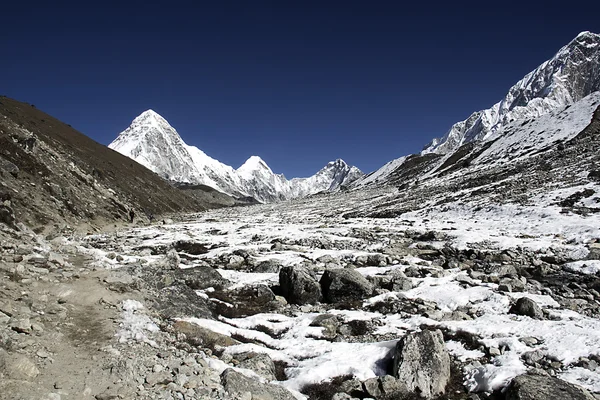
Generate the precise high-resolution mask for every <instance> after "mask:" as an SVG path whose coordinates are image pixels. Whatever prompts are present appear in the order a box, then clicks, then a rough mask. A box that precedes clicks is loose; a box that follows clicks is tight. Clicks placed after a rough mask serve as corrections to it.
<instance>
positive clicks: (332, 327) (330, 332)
mask: <svg viewBox="0 0 600 400" xmlns="http://www.w3.org/2000/svg"><path fill="white" fill-rule="evenodd" d="M340 325H341V322H340V320H339V319H338V317H336V316H335V315H333V314H321V315H317V316H316V317H315V319H313V320H312V322H311V323H310V326H320V327H323V328H324V329H323V337H324V338H325V339H333V338H335V337H336V336H337V329H338V327H339V326H340Z"/></svg>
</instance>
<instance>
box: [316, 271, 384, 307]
mask: <svg viewBox="0 0 600 400" xmlns="http://www.w3.org/2000/svg"><path fill="white" fill-rule="evenodd" d="M320 283H321V290H322V291H323V297H324V298H325V300H326V301H328V302H330V303H338V302H345V301H352V300H361V299H364V298H365V297H369V296H371V294H373V285H372V284H371V283H370V282H369V281H368V280H366V279H365V277H364V276H362V275H361V274H360V272H358V271H356V270H355V269H352V268H342V269H329V270H326V271H325V272H324V273H323V276H322V277H321V281H320Z"/></svg>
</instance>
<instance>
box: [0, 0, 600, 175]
mask: <svg viewBox="0 0 600 400" xmlns="http://www.w3.org/2000/svg"><path fill="white" fill-rule="evenodd" d="M19 3H22V5H20V4H19ZM44 4H45V5H44ZM0 15H2V18H1V19H2V23H1V24H0V27H1V33H0V49H2V56H1V61H0V94H3V95H6V96H9V97H12V98H16V99H18V100H22V101H26V102H28V103H33V104H35V105H36V106H37V107H38V108H39V109H42V110H43V111H46V112H48V113H49V114H51V115H53V116H55V117H57V118H59V119H61V120H62V121H64V122H66V123H69V124H71V125H72V126H73V127H75V128H76V129H78V130H80V131H81V132H83V133H85V134H86V135H88V136H90V137H92V138H93V139H95V140H96V141H98V142H100V143H102V144H108V143H110V142H111V141H112V140H113V139H114V138H115V137H116V136H117V135H118V133H119V132H121V131H122V130H124V129H125V128H127V126H128V125H129V124H130V122H131V120H133V118H135V117H136V116H137V115H138V114H140V113H141V112H142V111H144V110H146V109H149V108H152V109H154V110H155V111H156V112H158V113H159V114H161V115H162V116H163V117H165V118H166V119H167V120H168V121H169V122H170V123H171V125H173V126H174V127H175V128H176V129H177V130H178V132H179V133H180V135H181V136H182V137H183V139H184V140H185V141H186V142H187V143H188V144H191V145H195V146H197V147H199V148H200V149H202V150H203V151H204V152H206V153H207V154H208V155H210V156H211V157H213V158H216V159H218V160H220V161H221V162H224V163H226V164H229V165H231V166H233V167H234V168H237V167H239V166H240V165H241V164H242V163H243V162H244V161H245V160H246V159H247V158H248V157H250V156H251V155H258V156H260V157H262V158H263V159H264V160H265V161H266V162H267V164H269V166H270V167H271V169H273V171H274V172H276V173H284V174H285V175H286V177H288V178H292V177H301V176H309V175H312V174H313V173H315V172H316V171H318V170H319V169H320V168H321V167H322V166H324V165H325V164H326V163H327V162H328V161H330V160H334V159H336V158H342V159H344V160H345V161H346V162H348V163H349V164H352V165H356V166H357V167H359V168H360V169H362V170H363V171H365V172H371V171H373V170H375V169H377V168H379V167H380V166H382V165H383V164H384V163H386V162H388V161H390V160H392V159H394V158H397V157H400V156H402V155H406V154H409V153H415V152H418V151H420V150H421V149H422V147H423V146H424V145H425V144H427V143H428V142H429V141H430V140H431V139H432V138H434V137H438V136H442V135H444V133H445V132H446V131H447V130H448V129H449V128H450V126H451V125H452V124H453V123H454V122H457V121H460V120H462V119H465V118H466V117H468V116H469V114H471V113H472V112H474V111H477V110H480V109H484V108H488V107H490V106H491V105H492V104H494V103H495V102H497V101H499V100H500V99H501V98H502V97H503V96H504V95H505V94H506V92H507V91H508V89H509V88H510V86H512V85H513V84H514V83H516V82H517V81H518V80H519V79H520V78H522V77H523V76H524V75H525V74H526V73H528V72H529V71H531V70H532V69H534V68H535V67H537V66H538V65H539V64H541V63H542V62H543V61H545V60H547V59H548V58H550V57H552V56H553V55H554V53H556V51H558V49H559V48H560V47H562V46H563V45H565V44H567V43H568V42H569V41H570V40H571V39H573V38H574V37H575V36H576V35H577V34H578V33H579V32H581V31H584V30H589V31H592V32H596V33H599V32H600V18H599V17H598V15H600V1H577V2H565V1H561V2H553V1H540V2H530V3H528V2H526V1H521V2H510V1H508V2H507V1H504V2H484V1H479V2H464V1H463V2H448V1H443V2H439V4H438V3H437V2H435V1H417V2H415V4H412V5H407V4H405V2H402V1H375V0H374V1H367V0H363V1H353V0H344V1H341V0H340V1H328V0H320V1H308V0H307V1H293V0H278V1H260V0H240V1H226V0H224V1H196V2H178V1H168V2H166V1H165V2H161V3H159V2H135V1H122V2H114V3H110V2H92V1H89V2H78V3H65V2H60V1H59V2H42V3H40V4H39V5H38V4H36V3H35V2H11V3H10V4H8V3H7V4H4V3H3V5H2V9H1V10H0Z"/></svg>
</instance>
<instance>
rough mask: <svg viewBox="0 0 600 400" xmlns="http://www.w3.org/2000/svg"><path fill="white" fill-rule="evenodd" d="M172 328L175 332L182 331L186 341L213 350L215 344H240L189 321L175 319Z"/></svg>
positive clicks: (223, 345)
mask: <svg viewBox="0 0 600 400" xmlns="http://www.w3.org/2000/svg"><path fill="white" fill-rule="evenodd" d="M173 330H174V331H175V332H176V333H183V334H184V335H185V337H186V341H187V342H188V343H190V344H192V345H194V346H202V347H206V348H209V349H211V350H214V349H215V348H216V347H217V346H219V347H229V346H233V345H236V344H240V342H238V341H237V340H235V339H232V338H230V337H229V336H227V335H222V334H220V333H217V332H213V331H211V330H210V329H207V328H203V327H201V326H198V325H196V324H193V323H191V322H186V321H177V322H175V323H174V324H173Z"/></svg>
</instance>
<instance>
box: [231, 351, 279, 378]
mask: <svg viewBox="0 0 600 400" xmlns="http://www.w3.org/2000/svg"><path fill="white" fill-rule="evenodd" d="M235 358H236V360H238V361H239V364H238V365H237V367H239V368H246V369H249V370H251V371H254V372H256V374H257V375H259V376H261V377H262V378H265V379H266V380H267V381H274V380H277V376H276V375H275V364H274V363H273V360H271V357H269V356H268V355H266V354H264V353H239V354H236V355H235Z"/></svg>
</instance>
